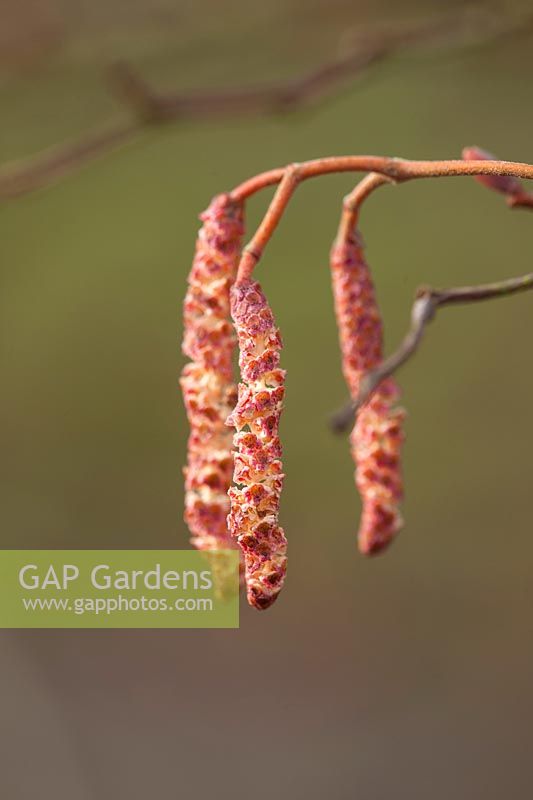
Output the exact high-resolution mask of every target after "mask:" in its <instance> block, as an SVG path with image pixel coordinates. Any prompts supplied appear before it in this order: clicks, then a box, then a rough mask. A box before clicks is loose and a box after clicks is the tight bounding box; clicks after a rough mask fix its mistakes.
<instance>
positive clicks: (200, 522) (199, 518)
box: [180, 195, 244, 588]
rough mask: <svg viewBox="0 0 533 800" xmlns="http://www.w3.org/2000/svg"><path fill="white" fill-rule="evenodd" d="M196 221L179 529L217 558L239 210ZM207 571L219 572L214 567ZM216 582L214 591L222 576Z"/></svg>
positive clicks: (225, 209) (222, 543) (224, 201)
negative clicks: (187, 430) (181, 522)
mask: <svg viewBox="0 0 533 800" xmlns="http://www.w3.org/2000/svg"><path fill="white" fill-rule="evenodd" d="M201 219H202V221H203V225H202V228H201V229H200V231H199V234H198V239H197V242H196V251H195V255H194V261H193V265H192V269H191V272H190V275H189V279H188V290H187V294H186V297H185V306H184V338H183V352H184V353H185V354H186V355H187V356H188V357H189V358H190V359H191V362H190V363H189V364H187V365H186V366H185V367H184V369H183V372H182V376H181V381H180V382H181V387H182V391H183V396H184V401H185V408H186V412H187V417H188V420H189V424H190V435H189V440H188V454H187V466H186V467H185V470H184V472H185V521H186V522H187V525H188V526H189V529H190V531H191V542H192V544H193V545H194V547H196V548H198V549H200V550H209V551H218V550H221V549H228V548H235V543H234V541H233V539H232V537H231V536H230V534H229V532H228V529H227V522H226V518H227V515H228V511H229V498H228V495H227V492H228V489H229V486H230V484H231V475H232V470H233V454H232V437H231V432H230V431H228V429H227V427H226V425H225V421H226V418H227V416H228V414H229V412H230V411H231V409H232V408H233V406H234V405H235V401H236V387H235V385H234V383H233V369H232V356H233V352H234V348H235V334H234V332H233V327H232V324H231V319H230V308H229V294H230V288H231V285H232V283H233V281H234V280H235V274H236V271H237V266H238V262H239V257H240V251H241V246H242V236H243V233H244V225H243V209H242V205H241V204H240V203H236V202H234V201H233V200H232V199H231V198H230V197H229V196H228V195H219V196H218V197H215V198H214V199H213V201H212V202H211V204H210V206H209V208H208V209H207V210H206V211H205V212H204V213H203V214H202V215H201ZM213 563H214V564H215V565H216V568H217V570H218V572H219V573H223V572H224V564H223V563H222V562H221V561H220V560H216V561H214V562H213ZM215 579H216V576H215ZM218 579H219V580H218V583H219V588H220V584H221V582H223V581H224V575H223V574H222V575H221V574H219V576H218Z"/></svg>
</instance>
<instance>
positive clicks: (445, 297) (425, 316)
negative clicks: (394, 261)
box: [331, 272, 533, 432]
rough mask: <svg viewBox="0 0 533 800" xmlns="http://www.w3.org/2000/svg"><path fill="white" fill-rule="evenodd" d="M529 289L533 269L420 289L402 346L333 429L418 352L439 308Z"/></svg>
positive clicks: (346, 422) (370, 376)
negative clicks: (479, 282) (468, 283)
mask: <svg viewBox="0 0 533 800" xmlns="http://www.w3.org/2000/svg"><path fill="white" fill-rule="evenodd" d="M530 289H533V272H531V273H529V274H528V275H522V276H521V277H519V278H510V279H509V280H505V281H500V282H497V283H487V284H482V285H481V286H460V287H456V288H452V289H431V288H430V287H421V288H420V289H418V291H417V293H416V296H415V301H414V303H413V307H412V310H411V327H410V329H409V331H408V333H407V334H406V336H405V338H404V340H403V342H402V343H401V345H400V347H399V348H398V349H397V350H396V352H395V353H393V354H392V355H391V356H389V358H387V359H385V360H384V361H383V362H382V363H381V364H380V365H379V366H378V367H376V369H373V370H371V371H370V372H367V373H366V375H365V376H364V377H363V379H362V381H361V388H360V391H359V396H358V397H357V399H356V400H355V401H354V402H353V403H351V404H350V405H349V406H347V407H346V408H345V409H342V410H341V411H340V412H337V413H336V414H335V415H334V416H333V418H332V420H331V424H332V428H333V429H334V430H335V431H337V432H342V431H345V430H346V429H347V428H348V427H349V426H351V425H352V424H353V419H354V415H356V414H357V412H358V411H359V409H360V408H361V406H363V405H364V404H365V403H366V402H367V401H368V400H369V399H370V397H371V396H372V394H373V393H374V392H375V390H376V389H377V388H378V386H379V385H380V383H381V382H382V381H384V380H385V379H386V378H388V377H390V376H391V375H392V374H393V373H395V372H396V370H398V369H399V368H400V367H401V366H403V364H405V363H406V362H407V361H409V359H410V358H411V357H412V356H413V355H414V354H415V353H416V351H417V350H418V347H419V345H420V343H421V341H422V339H423V336H424V333H425V331H426V327H427V325H428V323H429V322H431V321H432V320H433V319H434V318H435V316H436V313H437V311H438V310H439V309H440V308H443V307H445V306H449V305H458V304H462V303H475V302H478V301H480V300H492V299H493V298H496V297H506V296H508V295H511V294H517V293H518V292H525V291H528V290H530Z"/></svg>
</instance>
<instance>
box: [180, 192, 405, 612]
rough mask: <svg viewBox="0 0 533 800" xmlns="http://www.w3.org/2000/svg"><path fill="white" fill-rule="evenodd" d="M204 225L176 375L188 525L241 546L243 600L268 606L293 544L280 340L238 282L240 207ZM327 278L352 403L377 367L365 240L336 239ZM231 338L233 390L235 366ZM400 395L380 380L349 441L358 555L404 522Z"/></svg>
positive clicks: (203, 537) (244, 282)
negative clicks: (186, 431) (185, 438)
mask: <svg viewBox="0 0 533 800" xmlns="http://www.w3.org/2000/svg"><path fill="white" fill-rule="evenodd" d="M202 220H203V226H202V228H201V230H200V232H199V235H198V240H197V245H196V252H195V257H194V261H193V267H192V270H191V273H190V276H189V286H188V291H187V295H186V299H185V314H184V316H185V320H184V321H185V333H184V341H183V351H184V353H185V354H186V355H187V356H189V358H190V359H191V362H190V363H189V364H187V366H186V367H185V368H184V370H183V373H182V377H181V385H182V389H183V393H184V398H185V407H186V411H187V416H188V419H189V423H190V426H191V433H190V437H189V442H188V463H187V466H186V468H185V489H186V493H185V520H186V522H187V524H188V526H189V528H190V530H191V534H192V539H191V541H192V544H193V545H194V546H195V547H197V548H199V549H201V550H207V551H209V552H210V553H217V552H218V553H219V552H220V551H224V550H227V548H232V547H233V548H234V547H236V546H238V548H239V549H240V551H241V554H242V560H243V568H244V577H245V581H246V588H247V597H248V602H249V603H250V604H251V605H252V606H254V607H256V608H258V609H265V608H268V607H269V606H270V605H272V603H273V602H274V601H275V599H276V598H277V596H278V594H279V592H280V590H281V588H282V586H283V582H284V579H285V573H286V568H287V541H286V538H285V534H284V532H283V529H282V528H281V527H280V525H279V521H278V514H279V504H280V494H281V489H282V486H283V478H284V475H283V466H282V462H281V455H282V451H281V443H280V439H279V422H280V415H281V411H282V407H283V398H284V381H285V372H284V371H283V370H282V369H281V368H280V351H281V346H282V343H281V337H280V333H279V330H278V328H277V327H276V323H275V321H274V317H273V314H272V311H271V309H270V307H269V305H268V303H267V300H266V298H265V295H264V293H263V291H262V289H261V287H260V285H259V284H258V283H257V282H256V281H254V280H252V279H251V278H249V277H245V278H244V277H243V278H242V279H239V280H236V275H237V268H238V264H239V259H240V257H241V247H242V236H243V209H242V206H241V205H240V204H239V203H237V202H235V201H234V200H232V198H231V197H230V196H229V195H220V196H219V197H216V198H215V199H214V200H213V202H212V203H211V205H210V206H209V208H208V209H207V211H205V212H204V214H203V215H202ZM331 270H332V279H333V290H334V298H335V310H336V315H337V321H338V327H339V334H340V344H341V350H342V365H343V372H344V376H345V378H346V382H347V384H348V387H349V389H350V393H351V396H352V398H353V399H354V400H355V399H356V398H357V396H358V394H359V389H360V382H361V378H362V376H363V375H364V374H365V373H366V372H367V371H369V370H371V369H373V368H374V367H376V366H377V365H378V364H379V363H380V361H381V360H382V338H383V337H382V323H381V317H380V314H379V310H378V306H377V303H376V298H375V293H374V287H373V284H372V280H371V276H370V271H369V269H368V266H367V264H366V262H365V259H364V254H363V247H362V243H361V239H360V236H359V234H358V233H356V232H354V231H347V232H346V233H344V234H339V236H338V237H337V240H336V242H335V244H334V247H333V249H332V252H331ZM232 323H233V324H232ZM235 331H236V334H237V340H238V344H239V366H240V371H241V382H240V383H239V386H238V392H237V391H236V387H235V385H234V382H233V367H232V357H233V352H234V347H235ZM397 396H398V391H397V388H396V385H395V383H394V381H393V380H392V379H388V380H386V381H384V382H383V383H382V385H381V386H380V387H379V388H378V389H377V391H375V393H374V394H373V395H372V397H371V399H370V400H369V401H368V402H367V403H366V404H365V405H364V407H363V408H362V409H361V410H360V412H359V414H358V415H357V420H356V423H355V427H354V429H353V432H352V435H351V446H352V453H353V457H354V460H355V464H356V483H357V487H358V489H359V492H360V494H361V498H362V504H363V510H362V518H361V525H360V529H359V547H360V549H361V551H362V552H363V553H367V554H372V553H377V552H379V551H380V550H382V549H383V548H384V547H386V546H387V545H388V544H389V543H390V541H391V540H392V539H393V537H394V536H395V534H396V533H397V532H398V531H399V529H400V528H401V525H402V519H401V515H400V511H399V505H400V501H401V499H402V479H401V471H400V448H401V443H402V440H403V435H402V421H403V417H404V412H403V411H402V410H401V409H397V408H395V401H396V399H397ZM232 476H233V485H232ZM219 571H220V569H219ZM215 577H216V576H215ZM220 580H221V578H220V576H219V581H220ZM222 580H223V578H222Z"/></svg>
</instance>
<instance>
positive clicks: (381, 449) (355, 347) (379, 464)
mask: <svg viewBox="0 0 533 800" xmlns="http://www.w3.org/2000/svg"><path fill="white" fill-rule="evenodd" d="M331 272H332V282H333V294H334V299H335V313H336V316H337V324H338V327H339V339H340V346H341V351H342V369H343V373H344V377H345V379H346V383H347V384H348V387H349V390H350V394H351V397H352V399H353V400H355V399H356V398H357V396H358V394H359V386H360V382H361V378H362V376H363V375H364V373H365V372H367V371H368V370H371V369H372V368H374V367H376V366H377V365H378V364H379V363H380V361H381V360H382V357H383V328H382V322H381V316H380V313H379V309H378V306H377V302H376V296H375V292H374V286H373V283H372V279H371V275H370V270H369V268H368V265H367V263H366V261H365V257H364V252H363V244H362V240H361V237H360V235H359V234H358V233H357V232H355V233H352V232H350V233H346V234H344V235H342V236H340V238H337V240H336V241H335V244H334V246H333V248H332V251H331ZM398 395H399V391H398V388H397V386H396V383H395V381H394V380H392V379H391V378H389V379H387V380H386V381H384V382H383V383H382V384H381V385H380V386H379V388H378V389H377V390H376V392H375V393H374V394H373V395H372V397H371V398H370V400H369V401H368V402H367V403H366V404H365V405H364V406H363V407H362V408H361V410H360V411H359V413H358V415H357V420H356V422H355V426H354V428H353V431H352V434H351V437H350V442H351V448H352V455H353V458H354V462H355V465H356V471H355V479H356V484H357V488H358V490H359V493H360V495H361V500H362V504H363V510H362V517H361V524H360V527H359V533H358V541H359V549H360V550H361V552H362V553H365V554H368V555H371V554H375V553H378V552H380V551H381V550H383V549H384V548H385V547H387V545H389V544H390V542H391V541H392V539H393V538H394V537H395V535H396V534H397V533H398V531H399V530H400V529H401V527H402V524H403V522H402V517H401V514H400V510H399V505H400V502H401V499H402V495H403V487H402V476H401V468H400V449H401V444H402V441H403V433H402V422H403V419H404V416H405V412H404V411H403V410H402V409H398V408H394V403H395V401H396V400H397V398H398Z"/></svg>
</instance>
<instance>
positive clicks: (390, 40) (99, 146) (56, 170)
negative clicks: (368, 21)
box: [0, 4, 533, 201]
mask: <svg viewBox="0 0 533 800" xmlns="http://www.w3.org/2000/svg"><path fill="white" fill-rule="evenodd" d="M476 5H477V4H472V6H471V7H470V8H467V9H465V11H464V12H463V13H462V14H459V15H457V14H455V15H450V16H449V17H446V19H444V20H442V19H441V20H438V21H437V22H433V23H430V24H427V23H426V24H423V25H418V26H414V27H412V28H410V29H404V30H400V31H398V30H393V29H388V30H382V31H374V32H372V33H371V34H369V33H368V31H365V32H364V33H362V34H361V35H360V36H359V37H358V38H357V40H356V41H355V42H354V43H353V45H352V47H351V48H350V49H349V50H348V51H347V52H346V53H344V54H341V55H339V56H337V57H336V58H334V59H332V60H331V61H330V62H328V63H326V64H324V65H322V66H320V67H318V68H317V69H314V70H311V71H310V72H309V73H308V74H307V75H304V76H303V77H301V78H297V79H295V80H291V81H288V82H287V83H283V84H277V85H273V86H252V87H250V88H238V89H233V90H231V89H230V90H224V89H222V90H217V89H215V90H212V91H198V92H189V93H180V94H176V93H167V94H163V93H161V92H157V91H155V90H154V89H152V87H150V86H149V84H148V83H147V82H146V81H144V80H143V79H142V78H141V77H140V76H139V75H138V74H137V73H136V72H135V70H133V69H132V68H131V67H130V66H129V65H127V64H125V63H116V64H114V65H112V67H111V68H110V70H109V71H108V80H109V84H110V86H111V89H112V90H113V91H114V92H115V94H116V95H117V97H118V98H119V99H120V101H121V102H122V103H124V104H126V106H127V107H128V108H129V109H130V111H131V112H132V115H133V119H132V121H130V122H129V123H125V124H116V125H114V126H106V127H104V128H102V129H97V130H95V131H93V132H91V133H89V134H87V135H86V136H85V137H84V138H82V139H80V140H79V141H76V142H67V143H65V144H62V145H59V146H56V147H53V148H51V149H47V150H44V151H43V152H41V153H39V154H37V155H36V156H32V157H30V158H28V159H23V160H20V161H18V162H13V163H10V164H6V165H4V166H3V167H1V168H0V201H2V200H3V201H6V200H9V199H11V198H14V197H19V196H21V195H25V194H27V193H28V192H31V191H34V190H36V189H40V188H42V187H45V186H48V185H50V184H52V183H54V182H55V181H57V180H59V179H60V178H63V177H64V176H65V175H68V174H70V173H72V172H74V171H75V170H77V169H80V168H81V167H83V166H85V165H86V164H88V163H89V162H91V161H93V160H94V159H96V158H98V157H100V156H103V155H104V154H106V153H109V152H111V151H113V150H114V149H116V148H117V147H119V146H121V145H123V144H124V143H126V142H128V141H131V140H133V139H134V138H136V137H137V136H139V135H140V134H142V133H143V132H144V131H145V130H146V129H148V128H149V127H153V126H157V125H161V124H165V123H171V122H176V121H182V120H203V119H211V118H213V117H226V118H227V117H232V116H234V115H235V114H240V115H248V116H249V115H252V116H253V115H255V116H257V115H265V114H272V113H288V112H290V111H293V110H295V109H297V108H301V107H302V106H305V105H308V104H310V103H312V102H317V101H318V100H320V99H322V98H324V97H326V96H328V95H329V94H330V93H331V92H332V91H333V90H334V89H335V87H337V86H339V85H340V84H341V83H342V81H343V80H345V79H348V78H352V79H353V78H355V77H357V76H359V75H362V74H363V73H364V72H366V70H368V69H369V68H370V67H371V66H372V65H374V64H376V63H377V62H378V61H381V60H383V59H385V58H387V57H389V56H391V55H392V54H393V53H396V52H398V51H399V50H401V49H402V48H404V47H407V46H411V45H414V44H417V43H419V42H424V43H435V41H448V42H456V41H457V40H461V39H464V37H465V33H466V34H467V37H468V36H471V35H472V32H473V33H474V35H475V36H476V37H478V36H480V34H481V36H482V38H487V37H490V36H491V35H493V36H498V37H503V36H506V35H509V33H511V32H512V33H515V32H516V31H517V30H522V31H523V30H524V29H525V27H527V26H528V25H529V23H530V21H531V20H530V18H529V17H527V18H526V19H522V20H521V21H520V28H518V26H517V24H516V23H514V24H511V25H510V26H509V25H508V26H505V25H504V26H503V28H502V16H501V14H496V13H491V12H487V10H486V9H484V8H481V9H480V8H477V7H476ZM532 19H533V17H532ZM279 179H280V180H281V177H280V178H279ZM276 182H277V181H276Z"/></svg>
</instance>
